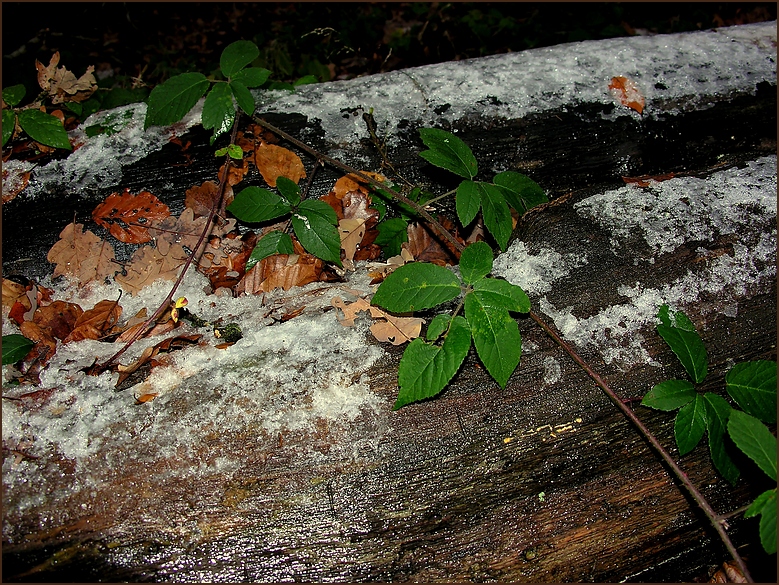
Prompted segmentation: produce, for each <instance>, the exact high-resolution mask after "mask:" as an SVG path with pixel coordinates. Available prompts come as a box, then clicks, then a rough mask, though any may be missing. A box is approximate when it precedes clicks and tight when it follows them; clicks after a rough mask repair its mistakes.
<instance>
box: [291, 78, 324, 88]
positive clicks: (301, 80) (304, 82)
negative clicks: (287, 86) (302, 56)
mask: <svg viewBox="0 0 779 585" xmlns="http://www.w3.org/2000/svg"><path fill="white" fill-rule="evenodd" d="M312 83H319V79H318V78H317V76H316V75H304V76H303V77H301V78H299V79H297V80H296V81H294V82H293V83H292V85H293V86H294V87H298V86H300V85H310V84H312Z"/></svg>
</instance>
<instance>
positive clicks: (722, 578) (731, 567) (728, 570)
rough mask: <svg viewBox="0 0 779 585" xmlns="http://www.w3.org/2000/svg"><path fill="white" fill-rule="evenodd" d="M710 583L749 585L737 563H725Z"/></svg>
mask: <svg viewBox="0 0 779 585" xmlns="http://www.w3.org/2000/svg"><path fill="white" fill-rule="evenodd" d="M709 583H748V581H747V579H746V577H744V573H742V572H741V569H739V567H738V565H737V564H736V562H735V561H725V562H724V563H722V566H721V567H720V568H719V569H717V572H716V573H714V575H712V577H711V579H709Z"/></svg>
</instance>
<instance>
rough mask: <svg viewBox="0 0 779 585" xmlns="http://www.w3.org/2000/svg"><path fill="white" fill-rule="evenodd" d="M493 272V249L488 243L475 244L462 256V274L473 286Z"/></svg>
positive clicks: (466, 249) (464, 251)
mask: <svg viewBox="0 0 779 585" xmlns="http://www.w3.org/2000/svg"><path fill="white" fill-rule="evenodd" d="M491 271H492V248H490V246H489V244H487V243H486V242H474V243H473V244H471V245H470V246H468V247H467V248H465V250H463V252H462V254H461V255H460V274H461V275H462V277H463V280H464V281H465V282H466V283H467V284H473V283H475V282H477V281H479V280H481V279H483V278H484V277H485V276H487V275H488V274H489V273H490V272H491Z"/></svg>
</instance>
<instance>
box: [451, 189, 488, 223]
mask: <svg viewBox="0 0 779 585" xmlns="http://www.w3.org/2000/svg"><path fill="white" fill-rule="evenodd" d="M454 203H455V209H456V211H457V219H459V220H460V223H461V224H462V225H463V226H467V225H469V224H470V223H471V222H472V221H473V219H474V218H475V217H476V215H477V214H478V213H479V209H481V194H480V192H479V187H478V184H477V183H476V182H474V181H463V182H462V183H460V185H459V186H458V187H457V193H456V195H455V199H454Z"/></svg>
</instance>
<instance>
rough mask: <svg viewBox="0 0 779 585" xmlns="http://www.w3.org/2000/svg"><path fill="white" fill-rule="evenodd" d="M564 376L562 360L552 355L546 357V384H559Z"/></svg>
mask: <svg viewBox="0 0 779 585" xmlns="http://www.w3.org/2000/svg"><path fill="white" fill-rule="evenodd" d="M561 377H562V368H561V367H560V362H558V361H557V360H556V359H555V358H553V357H551V356H547V357H545V358H544V385H545V386H551V385H552V384H557V382H559V381H560V378H561Z"/></svg>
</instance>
